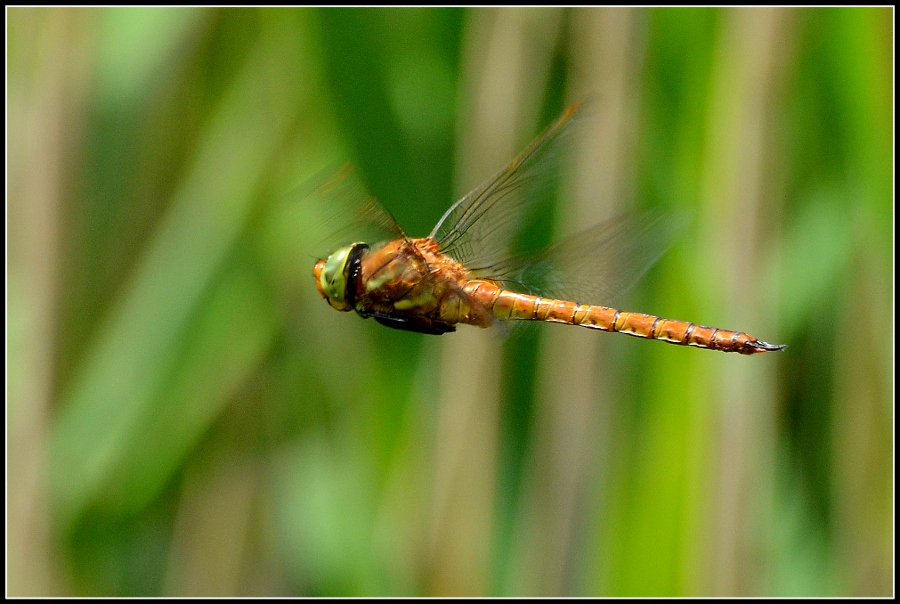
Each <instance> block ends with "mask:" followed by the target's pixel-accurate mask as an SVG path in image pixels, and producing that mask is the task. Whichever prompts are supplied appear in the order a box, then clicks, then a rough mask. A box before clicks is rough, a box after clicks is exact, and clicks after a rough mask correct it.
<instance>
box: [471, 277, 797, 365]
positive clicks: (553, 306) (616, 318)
mask: <svg viewBox="0 0 900 604" xmlns="http://www.w3.org/2000/svg"><path fill="white" fill-rule="evenodd" d="M464 289H465V291H466V292H467V293H468V294H469V295H471V296H472V297H473V298H475V299H476V300H478V301H479V302H480V303H481V304H482V305H484V306H485V307H486V308H488V309H489V310H490V311H491V314H492V315H493V316H494V317H495V318H497V319H500V320H501V321H508V320H519V321H548V322H552V323H566V324H568V325H580V326H582V327H587V328H589V329H600V330H603V331H613V332H619V333H624V334H626V335H629V336H635V337H638V338H648V339H652V340H660V341H663V342H669V343H671V344H681V345H683V346H696V347H698V348H709V349H711V350H721V351H723V352H737V353H740V354H756V353H760V352H769V351H772V350H781V349H782V348H784V345H778V344H768V343H766V342H762V341H760V340H757V339H756V338H754V337H753V336H750V335H747V334H745V333H741V332H736V331H728V330H725V329H716V328H715V327H707V326H705V325H697V324H695V323H688V322H687V321H674V320H671V319H663V318H661V317H657V316H654V315H645V314H642V313H635V312H625V311H621V310H617V309H615V308H609V307H606V306H590V305H583V304H576V303H575V302H569V301H567V300H554V299H550V298H541V297H539V296H531V295H528V294H520V293H516V292H512V291H509V290H506V289H503V288H501V287H500V286H499V285H497V284H496V283H494V282H492V281H481V280H472V281H469V282H468V283H466V285H465V288H464Z"/></svg>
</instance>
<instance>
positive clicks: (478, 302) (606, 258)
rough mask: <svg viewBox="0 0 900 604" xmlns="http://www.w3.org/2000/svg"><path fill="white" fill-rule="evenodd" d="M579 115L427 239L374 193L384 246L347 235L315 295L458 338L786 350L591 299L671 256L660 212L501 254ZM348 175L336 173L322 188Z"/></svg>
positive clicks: (369, 208) (451, 212) (546, 135)
mask: <svg viewBox="0 0 900 604" xmlns="http://www.w3.org/2000/svg"><path fill="white" fill-rule="evenodd" d="M577 109H578V104H575V105H573V106H571V107H570V108H569V109H567V110H566V111H565V112H564V113H563V115H562V116H561V117H560V118H559V119H558V120H557V121H556V122H554V123H553V124H551V125H550V126H549V127H548V128H547V129H546V130H545V131H544V132H543V133H542V134H541V135H540V136H538V138H536V139H535V140H534V141H533V142H532V143H531V144H530V145H529V146H528V147H526V148H525V150H523V151H522V152H521V153H520V154H519V155H518V156H516V157H515V159H513V160H512V161H511V162H510V163H509V165H508V166H506V167H505V168H504V169H503V170H501V171H500V172H498V173H497V174H495V175H494V176H493V177H491V178H489V179H488V180H487V181H485V182H484V183H482V184H481V185H479V186H478V187H477V188H475V189H474V190H473V191H471V192H470V193H468V194H467V195H465V196H464V197H463V198H462V199H460V200H459V201H457V202H456V203H455V204H453V205H452V206H451V207H450V208H449V209H448V210H447V211H446V213H444V215H443V216H442V217H441V219H440V220H439V221H438V223H437V225H435V227H434V229H433V230H432V232H431V234H430V235H429V236H428V237H423V238H410V237H407V236H406V234H405V233H404V232H403V230H402V229H401V228H400V226H399V225H398V224H397V223H396V221H395V220H394V219H393V218H392V217H391V216H390V214H389V213H388V212H387V210H385V209H384V208H383V207H382V206H381V205H380V204H379V203H378V202H377V201H376V200H375V199H374V198H369V199H367V200H364V201H363V200H360V201H361V202H363V205H362V207H361V208H360V209H359V210H358V211H357V212H356V213H357V217H356V219H357V220H358V221H359V222H367V223H369V224H370V225H376V226H377V227H378V230H379V232H380V233H382V235H381V240H380V241H381V242H380V243H372V244H370V243H364V242H361V241H352V240H351V243H349V244H348V245H344V246H343V247H340V248H339V249H337V250H336V251H334V252H333V253H331V255H330V256H328V257H327V258H325V259H321V260H318V261H317V262H316V263H315V266H314V268H313V276H314V277H315V280H316V286H317V288H318V290H319V292H320V293H321V294H322V296H323V297H324V298H325V299H326V300H327V301H328V303H329V304H330V305H331V306H332V307H333V308H335V309H337V310H339V311H356V312H357V314H359V315H360V316H362V317H364V318H368V317H372V318H374V319H375V320H376V321H378V322H379V323H381V324H383V325H386V326H388V327H393V328H396V329H403V330H408V331H416V332H420V333H425V334H435V335H440V334H444V333H447V332H451V331H455V330H456V326H457V325H458V324H460V323H464V324H468V325H474V326H477V327H491V326H493V325H496V324H498V323H500V322H503V321H546V322H552V323H564V324H568V325H580V326H582V327H587V328H589V329H597V330H601V331H609V332H617V333H624V334H626V335H630V336H636V337H640V338H648V339H652V340H660V341H663V342H669V343H672V344H680V345H686V346H695V347H698V348H708V349H710V350H721V351H723V352H737V353H740V354H758V353H763V352H770V351H775V350H781V349H783V348H785V345H781V344H768V343H766V342H763V341H761V340H758V339H757V338H755V337H753V336H751V335H748V334H746V333H743V332H738V331H729V330H725V329H718V328H715V327H707V326H705V325H699V324H696V323H689V322H687V321H677V320H672V319H663V318H661V317H658V316H655V315H648V314H642V313H636V312H626V311H622V310H618V309H616V308H612V307H608V306H600V305H598V304H595V302H599V301H600V297H601V296H612V295H615V294H619V293H621V292H622V291H624V290H625V289H627V288H628V287H629V286H630V285H632V284H633V282H634V281H636V280H637V278H639V277H640V276H641V274H643V272H645V271H646V270H647V269H648V268H649V266H650V265H651V264H653V263H654V262H655V261H656V260H657V259H658V258H659V256H661V255H662V253H663V252H664V251H665V249H667V247H668V246H667V245H663V244H662V243H661V241H662V242H664V241H665V239H666V238H665V237H662V236H655V235H654V231H663V232H665V231H666V223H667V221H669V218H670V217H667V216H665V215H651V214H647V215H625V216H623V217H620V218H617V219H613V220H611V221H608V222H605V223H601V224H599V225H597V226H595V227H592V228H589V229H587V230H585V231H582V232H581V233H578V234H576V235H574V236H571V237H569V238H567V239H565V240H563V241H561V242H559V243H557V244H554V245H551V246H550V247H548V248H546V249H545V250H543V251H541V252H538V253H530V254H529V253H526V254H512V253H510V252H509V251H508V248H509V245H510V243H511V242H512V240H513V238H514V237H515V234H516V233H517V232H518V230H519V229H520V228H521V225H522V221H523V220H524V215H525V214H527V213H528V211H530V210H532V209H533V206H534V205H535V201H534V200H535V199H538V198H539V197H540V193H541V192H542V191H545V190H546V189H547V188H548V183H550V182H552V179H553V173H554V172H557V170H554V166H555V165H556V164H557V163H558V162H557V161H556V160H557V159H558V157H559V152H560V146H561V144H562V142H561V141H563V140H564V139H565V138H566V136H567V135H568V133H569V132H571V130H572V124H573V117H574V116H575V115H576V112H577ZM346 178H347V175H346V174H342V175H339V176H336V177H335V178H334V179H332V181H331V183H330V184H329V183H326V184H325V185H323V187H322V188H321V189H322V190H321V191H320V192H323V193H324V192H325V190H327V189H328V188H329V187H335V186H340V182H342V181H343V180H344V179H346ZM335 183H337V184H335ZM579 297H580V298H579ZM576 299H580V301H575V300H576ZM583 302H591V303H590V304H585V303H583Z"/></svg>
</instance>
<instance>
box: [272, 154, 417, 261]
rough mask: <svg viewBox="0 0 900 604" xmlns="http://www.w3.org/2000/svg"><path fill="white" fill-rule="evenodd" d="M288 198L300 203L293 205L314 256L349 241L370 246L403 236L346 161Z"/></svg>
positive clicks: (326, 253) (324, 254) (392, 219)
mask: <svg viewBox="0 0 900 604" xmlns="http://www.w3.org/2000/svg"><path fill="white" fill-rule="evenodd" d="M289 197H291V198H296V199H297V201H299V202H300V203H297V204H295V205H296V207H297V210H298V211H299V212H301V213H302V214H303V216H302V218H301V220H302V221H303V222H304V223H305V225H306V227H307V228H306V231H307V233H308V237H309V241H310V242H311V243H310V246H309V247H310V248H311V249H310V251H311V252H312V253H314V255H316V257H318V258H325V257H327V256H328V255H329V254H331V253H332V252H334V251H335V250H336V249H338V248H340V247H343V246H345V245H349V244H351V243H356V242H362V243H368V244H370V245H374V244H377V243H381V242H384V241H388V240H391V239H400V238H404V237H406V235H405V234H404V233H403V229H401V228H400V225H398V224H397V222H396V221H395V220H394V218H393V217H392V216H391V214H390V213H389V212H388V211H387V210H386V209H385V208H384V206H382V205H381V204H380V203H379V202H378V200H377V199H375V198H374V197H372V196H370V195H369V194H368V192H367V191H366V188H365V186H364V185H363V183H362V181H361V180H360V178H359V175H358V174H357V172H356V170H355V169H354V168H353V166H352V165H350V164H346V165H345V166H343V167H342V168H341V169H340V170H338V171H337V172H336V173H335V174H333V175H331V176H329V177H328V178H326V179H325V180H324V181H322V182H320V183H316V184H314V185H312V186H311V187H306V188H305V189H304V190H301V191H298V192H295V193H291V194H290V195H289ZM292 205H294V204H292Z"/></svg>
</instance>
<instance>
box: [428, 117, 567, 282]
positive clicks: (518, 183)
mask: <svg viewBox="0 0 900 604" xmlns="http://www.w3.org/2000/svg"><path fill="white" fill-rule="evenodd" d="M577 109H578V104H577V103H576V104H575V105H572V106H571V107H569V109H567V110H566V112H565V113H563V115H562V117H560V118H559V119H558V120H557V121H556V122H555V123H554V124H552V125H551V126H550V127H549V128H547V129H546V130H545V131H544V132H543V133H542V134H541V135H540V136H539V137H538V138H537V139H535V140H534V141H533V142H532V143H531V144H530V145H529V146H528V147H527V148H526V149H525V150H524V151H522V153H520V154H519V155H518V156H517V157H516V158H515V159H513V160H512V162H510V164H509V165H508V166H507V167H506V168H505V169H503V170H502V171H500V172H498V173H497V174H496V175H494V176H493V177H492V178H489V179H488V180H487V181H485V182H484V183H482V184H481V185H479V186H478V187H476V188H475V189H474V190H473V191H471V192H470V193H469V194H467V195H466V196H465V197H463V198H462V199H460V200H459V201H457V202H456V203H455V204H453V205H452V206H451V207H450V209H449V210H447V212H446V213H445V214H444V215H443V216H442V217H441V219H440V221H438V223H437V225H436V226H435V227H434V230H433V231H432V232H431V238H432V239H434V240H436V241H437V242H438V243H439V244H440V246H441V251H442V252H444V253H446V254H449V255H450V256H451V257H452V258H454V259H455V260H457V261H458V262H461V263H463V264H464V265H466V266H467V267H469V268H478V267H484V266H488V265H491V264H494V263H497V262H498V261H500V260H502V259H503V258H504V255H505V253H506V251H507V249H508V247H509V244H510V243H511V241H512V239H513V237H514V236H515V235H516V233H517V232H518V231H519V228H520V227H521V223H522V219H523V218H524V217H526V216H528V215H529V209H530V206H532V205H534V204H535V203H536V202H537V201H539V200H540V199H541V198H542V196H543V195H544V194H545V193H546V192H547V191H548V190H550V189H551V188H552V186H553V183H554V181H555V180H556V178H557V177H558V175H559V167H560V163H561V161H560V156H561V151H562V148H563V144H562V143H563V141H564V140H566V139H568V138H569V136H568V133H569V132H571V130H572V128H571V126H570V124H571V123H572V122H571V120H572V116H573V115H575V112H576V110H577ZM567 126H568V127H567Z"/></svg>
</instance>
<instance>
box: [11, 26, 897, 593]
mask: <svg viewBox="0 0 900 604" xmlns="http://www.w3.org/2000/svg"><path fill="white" fill-rule="evenodd" d="M7 17H8V30H7V51H8V55H7V123H8V134H7V152H8V155H7V157H8V160H7V173H8V177H9V178H8V184H7V215H8V226H7V235H8V243H7V250H8V263H7V354H8V356H7V371H8V373H7V375H8V380H7V429H8V439H7V459H8V462H7V468H8V478H7V529H8V541H7V548H8V550H7V551H8V554H9V555H8V558H7V560H8V562H7V573H8V581H9V583H8V589H9V592H8V593H9V594H10V595H48V594H65V595H106V596H114V595H118V596H124V595H206V596H212V595H254V594H255V595H264V594H265V595H554V594H570V595H643V596H651V595H757V596H763V595H810V596H811V595H890V594H891V590H892V586H893V566H894V565H893V530H894V526H893V495H894V492H893V480H892V468H893V448H892V447H893V430H892V426H893V398H892V395H893V347H892V340H893V329H892V325H893V318H894V317H893V299H892V296H893V287H892V286H893V282H892V274H893V261H892V257H893V256H892V250H893V238H892V236H893V220H894V214H893V204H892V194H893V178H892V177H893V174H892V164H893V152H892V132H893V126H894V124H893V117H892V102H891V101H892V77H893V75H892V74H893V64H892V56H893V55H892V52H893V51H892V48H893V39H892V35H893V29H892V22H893V12H892V10H891V9H878V8H865V9H852V8H849V9H721V10H702V9H656V10H629V9H608V10H556V9H530V10H520V9H498V10H487V9H472V10H463V9H368V10H366V9H353V10H350V9H318V10H313V9H299V10H294V9H223V10H206V9H158V8H143V9H131V8H119V9H24V8H11V9H7ZM579 98H582V99H588V101H589V103H588V105H589V109H588V110H587V113H588V114H589V117H590V118H593V119H594V120H595V126H585V129H584V133H583V136H582V137H581V138H579V142H578V146H577V147H576V148H575V149H574V150H573V151H572V153H571V155H570V156H567V157H568V159H567V164H569V165H567V167H568V168H570V169H571V170H570V172H571V177H572V180H573V184H572V186H571V187H570V188H564V189H563V190H562V191H561V193H560V194H559V195H557V196H556V202H555V206H554V208H553V209H552V211H549V210H548V212H547V213H546V215H542V216H539V217H535V219H534V221H533V222H532V223H531V224H530V225H529V228H528V229H527V230H526V232H525V234H524V235H523V241H524V242H525V244H529V243H530V245H543V244H546V243H549V242H550V241H552V240H553V239H554V238H556V237H559V236H560V235H562V234H565V233H567V232H572V231H574V230H575V229H577V228H578V226H583V225H589V224H591V223H593V222H597V221H599V220H600V219H602V218H605V217H608V216H610V215H612V214H614V213H618V212H621V211H624V210H628V209H632V210H635V209H641V208H652V209H654V210H655V211H675V212H676V213H679V214H689V215H691V216H692V217H693V222H692V223H691V225H690V226H689V227H688V228H687V229H686V230H685V234H684V236H683V237H682V238H681V239H680V240H679V241H678V243H677V244H676V245H675V247H674V248H673V249H672V251H671V252H670V253H669V254H668V255H667V257H665V258H664V259H663V260H662V261H661V262H660V263H659V265H658V266H657V267H656V268H654V269H653V270H652V271H651V272H650V273H649V274H648V275H647V277H645V279H644V283H643V284H642V287H640V288H638V290H637V291H636V292H633V295H632V296H631V297H630V298H628V299H627V301H626V304H627V305H628V306H627V309H628V310H635V311H643V312H652V313H654V314H660V315H663V316H670V317H673V318H679V319H685V320H691V321H698V322H701V323H705V324H709V325H717V326H720V327H723V328H729V329H739V330H744V331H747V332H749V333H752V334H754V335H756V336H758V337H760V338H762V339H765V340H767V341H770V342H779V343H781V342H784V343H787V344H788V345H789V347H788V348H787V350H786V351H784V352H782V353H777V354H766V355H760V356H756V357H740V356H738V355H723V354H721V353H716V352H710V351H700V350H694V349H686V348H679V347H675V346H666V345H662V344H659V343H654V342H648V341H641V340H636V339H631V338H625V337H623V336H618V335H610V334H602V333H595V332H588V331H586V330H579V329H576V328H565V327H561V326H552V325H548V326H529V327H530V328H527V329H522V330H518V329H517V330H514V333H512V334H510V335H509V336H507V335H504V334H494V335H488V336H487V337H486V338H485V337H481V336H484V335H485V334H483V333H480V332H479V333H475V332H476V330H475V329H474V328H465V327H463V328H461V329H460V331H459V332H458V333H456V334H450V335H445V336H442V337H441V338H436V337H430V336H422V335H419V334H412V333H403V332H395V331H393V330H389V329H387V328H384V327H382V326H380V325H377V324H374V322H372V321H363V320H361V319H359V318H358V317H356V316H355V315H350V314H342V313H337V312H335V311H333V310H332V309H331V308H329V307H328V305H327V304H325V303H324V301H323V300H322V299H321V297H320V296H319V294H318V293H317V292H316V289H315V287H314V283H313V280H312V276H311V269H312V265H313V262H314V261H315V259H316V256H317V254H322V253H328V252H329V251H330V250H323V249H319V248H318V247H317V245H318V244H319V243H320V242H321V241H323V240H326V239H327V238H328V237H329V235H331V234H332V233H330V232H328V227H326V226H325V225H323V224H322V223H321V221H319V220H318V215H319V214H320V213H321V212H320V210H322V208H321V207H317V206H316V203H314V202H308V199H307V198H306V196H305V195H304V192H305V191H309V190H310V187H313V186H315V184H316V183H319V182H322V181H323V179H324V178H327V177H328V175H329V174H331V173H333V172H334V171H336V170H337V169H339V168H340V166H341V165H342V164H343V163H345V162H347V161H351V162H353V164H355V166H356V174H358V175H359V178H360V179H361V181H362V183H364V186H365V187H366V188H368V190H369V191H371V193H372V194H373V195H375V196H376V197H377V198H378V199H379V200H381V202H382V203H383V204H384V205H385V206H386V207H387V208H388V209H389V210H390V211H391V213H392V214H393V216H394V217H395V218H396V219H397V221H398V222H399V223H400V224H401V225H402V226H403V228H404V229H405V230H406V232H407V233H409V234H410V235H414V236H424V235H425V234H427V233H428V232H429V231H430V229H431V227H432V226H433V225H434V223H435V222H436V221H437V219H438V218H439V217H440V216H441V214H442V213H443V212H444V210H445V209H446V208H447V206H448V205H449V204H450V203H451V202H452V201H453V200H454V199H455V198H456V197H458V196H459V195H461V194H462V193H465V192H466V190H468V189H469V188H471V187H472V186H474V185H475V184H477V182H478V181H479V179H480V178H482V177H485V176H487V175H489V174H490V173H491V172H493V171H494V170H496V169H498V168H500V167H501V166H502V165H503V163H504V162H505V161H506V160H508V159H509V158H511V157H512V155H513V153H514V152H515V151H517V150H518V149H519V148H521V147H522V146H523V145H524V144H525V143H526V142H527V141H528V140H529V139H530V138H531V137H532V136H533V135H534V134H536V133H537V132H538V130H539V129H540V128H542V127H543V126H545V125H546V124H548V123H549V122H550V121H551V120H552V119H553V118H554V116H556V115H557V114H558V113H559V111H561V110H562V108H563V107H564V106H566V104H568V103H570V102H572V101H574V100H576V99H579ZM589 121H590V120H586V122H589ZM304 201H307V202H308V203H304ZM347 243H349V242H347ZM594 302H598V303H603V302H606V301H603V300H598V301H594Z"/></svg>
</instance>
